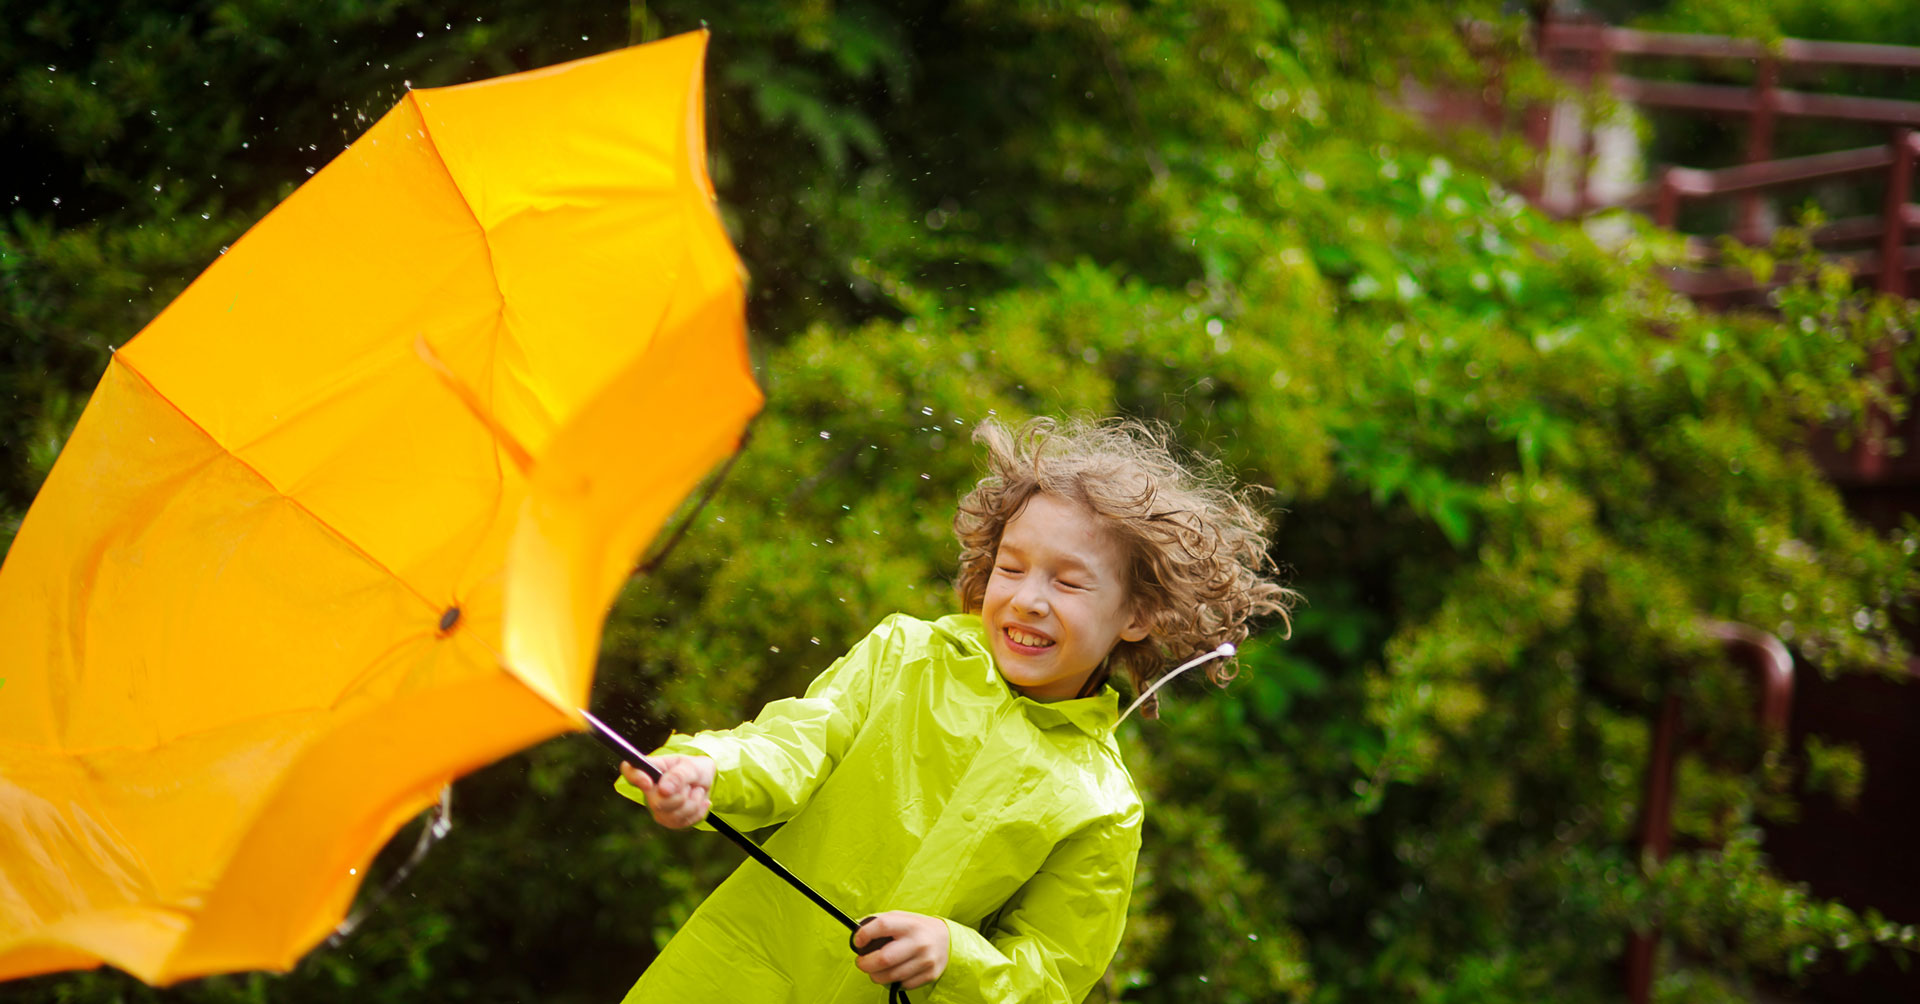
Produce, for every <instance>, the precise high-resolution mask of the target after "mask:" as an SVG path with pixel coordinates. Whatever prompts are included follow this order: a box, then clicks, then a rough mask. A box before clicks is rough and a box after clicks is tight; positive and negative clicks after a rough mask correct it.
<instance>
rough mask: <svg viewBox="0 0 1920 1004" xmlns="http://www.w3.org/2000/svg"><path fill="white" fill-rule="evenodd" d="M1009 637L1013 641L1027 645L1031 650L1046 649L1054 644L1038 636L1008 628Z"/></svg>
mask: <svg viewBox="0 0 1920 1004" xmlns="http://www.w3.org/2000/svg"><path fill="white" fill-rule="evenodd" d="M1007 637H1008V638H1011V639H1013V640H1014V641H1016V642H1018V643H1020V644H1022V645H1026V646H1029V647H1031V648H1045V647H1047V646H1048V645H1051V644H1053V642H1051V641H1049V640H1047V639H1045V638H1042V637H1040V636H1039V635H1037V634H1029V633H1027V632H1025V631H1022V630H1020V629H1019V628H1008V629H1007Z"/></svg>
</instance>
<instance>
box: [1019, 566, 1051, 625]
mask: <svg viewBox="0 0 1920 1004" xmlns="http://www.w3.org/2000/svg"><path fill="white" fill-rule="evenodd" d="M1036 578H1037V576H1029V577H1028V579H1027V581H1025V582H1022V583H1020V588H1019V589H1016V590H1014V593H1013V606H1014V609H1016V610H1019V611H1020V612H1021V613H1026V614H1032V615H1033V616H1035V617H1045V616H1046V615H1047V591H1046V589H1045V588H1043V587H1042V585H1041V584H1040V583H1039V582H1036V581H1034V580H1035V579H1036Z"/></svg>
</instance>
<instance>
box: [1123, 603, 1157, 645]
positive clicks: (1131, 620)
mask: <svg viewBox="0 0 1920 1004" xmlns="http://www.w3.org/2000/svg"><path fill="white" fill-rule="evenodd" d="M1128 606H1129V608H1130V609H1131V611H1132V613H1131V614H1130V615H1129V617H1128V620H1127V626H1126V627H1123V628H1121V629H1120V640H1121V641H1141V640H1143V639H1145V638H1146V637H1147V636H1148V635H1150V634H1152V633H1153V615H1152V614H1150V613H1148V612H1147V611H1145V610H1143V609H1141V607H1140V604H1138V603H1132V604H1129V605H1128Z"/></svg>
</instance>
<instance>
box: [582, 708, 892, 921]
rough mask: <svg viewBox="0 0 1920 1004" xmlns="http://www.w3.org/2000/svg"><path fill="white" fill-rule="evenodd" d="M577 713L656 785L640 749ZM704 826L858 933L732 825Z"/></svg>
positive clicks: (712, 820) (717, 821)
mask: <svg viewBox="0 0 1920 1004" xmlns="http://www.w3.org/2000/svg"><path fill="white" fill-rule="evenodd" d="M580 713H581V714H582V715H585V716H586V719H587V724H588V725H590V726H592V728H593V734H594V735H595V736H597V737H599V739H600V741H601V742H603V743H606V744H607V745H608V746H611V747H613V751H614V752H616V753H618V754H620V755H621V756H622V757H625V758H626V759H627V761H628V762H629V763H632V764H633V765H634V766H635V767H638V768H640V770H641V771H643V772H645V773H646V775H647V776H648V777H650V778H653V779H654V780H655V781H658V780H660V768H658V767H655V766H654V765H653V763H652V761H650V760H648V759H647V757H646V754H644V753H641V752H640V750H639V749H637V748H635V746H634V745H633V744H632V743H630V742H628V741H627V740H626V739H625V738H624V737H623V736H621V735H620V733H618V732H615V731H613V730H612V729H610V728H608V727H607V723H605V722H603V721H601V720H600V719H598V718H595V717H593V715H592V714H590V713H589V712H588V711H587V710H586V709H585V708H582V709H580ZM707 823H708V824H709V825H711V826H712V827H713V828H714V829H715V830H717V831H719V832H720V833H721V834H723V835H725V836H726V838H727V839H728V840H731V841H733V842H734V843H736V844H739V845H740V849H741V850H743V851H746V852H747V856H748V857H750V858H752V859H754V860H755V861H758V862H760V863H761V864H763V865H766V866H767V870H768V871H770V872H772V873H774V874H775V875H778V876H780V877H781V878H782V879H785V880H786V883H787V884H788V885H790V886H792V887H794V888H795V889H797V890H799V891H800V895H802V896H805V897H806V898H808V899H810V900H813V901H814V902H815V903H816V904H818V905H819V907H820V909H822V910H825V911H827V912H828V913H830V914H832V915H833V919H835V920H837V921H839V922H840V923H842V924H844V925H846V928H847V930H849V931H857V930H859V929H860V925H859V924H858V923H856V922H855V921H854V919H853V918H852V917H849V916H847V913H846V911H844V910H842V909H840V908H839V907H837V906H834V905H833V904H832V903H830V902H828V901H827V898H826V897H825V896H822V895H820V894H819V893H818V892H815V891H814V888H813V887H812V886H810V885H808V884H806V883H805V882H802V881H801V880H800V876H798V875H795V874H794V873H792V872H790V871H788V870H787V866H785V865H783V864H781V863H780V862H778V861H775V860H774V859H773V855H771V854H768V853H767V852H766V851H765V850H764V849H762V848H761V846H760V845H759V844H756V843H754V842H753V841H752V840H750V839H748V837H747V835H746V834H744V833H741V832H740V831H739V830H736V829H734V828H733V824H731V823H729V822H727V821H726V820H724V819H721V818H720V817H719V816H716V815H714V814H713V813H711V812H709V813H707Z"/></svg>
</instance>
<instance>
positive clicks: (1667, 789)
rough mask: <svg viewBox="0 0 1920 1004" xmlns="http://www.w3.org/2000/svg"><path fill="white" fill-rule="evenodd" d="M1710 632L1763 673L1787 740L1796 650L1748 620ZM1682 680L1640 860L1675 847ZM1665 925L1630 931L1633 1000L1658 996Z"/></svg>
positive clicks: (1665, 708) (1656, 760)
mask: <svg viewBox="0 0 1920 1004" xmlns="http://www.w3.org/2000/svg"><path fill="white" fill-rule="evenodd" d="M1702 627H1703V629H1704V630H1705V632H1706V633H1707V634H1709V635H1711V636H1713V637H1714V638H1716V639H1718V640H1719V641H1720V643H1721V645H1722V646H1723V647H1724V651H1725V652H1726V654H1727V655H1728V656H1729V657H1730V658H1731V659H1732V660H1733V661H1734V663H1736V664H1737V665H1739V666H1740V667H1741V668H1742V669H1745V670H1747V671H1748V672H1749V673H1750V674H1752V675H1753V676H1755V677H1758V679H1759V683H1760V703H1759V707H1758V708H1757V709H1756V710H1757V711H1758V715H1757V717H1758V718H1759V721H1760V729H1761V731H1763V732H1765V733H1767V736H1768V738H1767V742H1768V744H1769V745H1771V744H1772V743H1773V742H1775V741H1781V742H1784V741H1785V740H1786V738H1787V736H1788V732H1787V724H1788V720H1789V718H1790V717H1791V715H1792V707H1793V656H1792V655H1791V654H1789V653H1788V652H1787V647H1786V646H1785V645H1783V644H1781V642H1780V639H1778V638H1776V637H1774V636H1773V635H1771V634H1768V633H1767V632H1765V631H1762V630H1760V629H1758V628H1755V627H1752V626H1750V625H1746V624H1737V623H1733V622H1730V621H1708V622H1706V623H1705V624H1703V625H1702ZM1680 685H1681V684H1680V680H1679V679H1678V677H1677V676H1676V678H1674V679H1673V680H1671V681H1670V682H1669V683H1668V684H1667V694H1666V697H1665V698H1664V699H1662V700H1661V702H1660V720H1659V722H1658V723H1657V724H1656V725H1655V726H1654V730H1653V744H1652V748H1651V749H1650V750H1648V752H1647V787H1646V800H1645V801H1644V802H1643V803H1641V807H1640V860H1639V861H1638V862H1636V863H1637V864H1642V865H1644V864H1645V863H1646V859H1647V858H1648V857H1651V858H1652V859H1653V863H1654V864H1655V865H1659V864H1662V863H1664V862H1665V861H1666V860H1667V855H1668V854H1669V853H1670V852H1671V851H1672V848H1673V779H1674V775H1675V773H1676V772H1677V770H1678V765H1679V761H1680V753H1681V747H1682V746H1683V745H1684V743H1685V741H1686V736H1685V732H1684V730H1683V729H1682V727H1681V720H1680V690H1679V688H1680ZM1659 951H1660V925H1659V924H1658V923H1657V922H1656V923H1655V924H1654V925H1653V926H1652V927H1650V928H1649V929H1647V930H1646V931H1629V932H1627V958H1626V968H1627V987H1626V990H1627V1001H1628V1004H1648V1001H1649V1000H1651V999H1652V996H1653V977H1654V973H1655V972H1656V971H1657V969H1658V961H1659Z"/></svg>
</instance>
